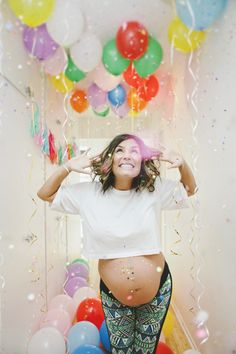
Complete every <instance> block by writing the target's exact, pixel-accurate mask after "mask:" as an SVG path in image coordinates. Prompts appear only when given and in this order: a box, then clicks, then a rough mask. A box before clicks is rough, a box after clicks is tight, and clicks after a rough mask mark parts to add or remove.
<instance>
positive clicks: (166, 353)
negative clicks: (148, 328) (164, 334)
mask: <svg viewBox="0 0 236 354" xmlns="http://www.w3.org/2000/svg"><path fill="white" fill-rule="evenodd" d="M156 354H174V352H172V350H171V349H170V348H169V347H168V345H166V344H165V343H163V342H159V343H158V346H157V350H156Z"/></svg>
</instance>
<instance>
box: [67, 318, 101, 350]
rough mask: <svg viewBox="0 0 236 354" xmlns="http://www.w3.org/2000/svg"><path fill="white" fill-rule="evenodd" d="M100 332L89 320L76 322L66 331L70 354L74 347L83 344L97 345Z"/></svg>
mask: <svg viewBox="0 0 236 354" xmlns="http://www.w3.org/2000/svg"><path fill="white" fill-rule="evenodd" d="M99 343H100V334H99V330H98V328H97V327H96V326H95V325H94V324H93V323H92V322H89V321H80V322H77V323H76V324H75V325H74V326H73V327H71V328H70V329H69V331H68V333H67V345H68V352H69V354H72V353H73V351H74V350H75V349H77V348H78V347H79V346H81V345H84V344H89V345H94V346H97V347H98V346H99Z"/></svg>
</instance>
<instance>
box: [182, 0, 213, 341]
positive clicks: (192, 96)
mask: <svg viewBox="0 0 236 354" xmlns="http://www.w3.org/2000/svg"><path fill="white" fill-rule="evenodd" d="M187 4H188V7H189V6H190V5H189V2H188V1H187ZM191 10H192V9H190V13H191ZM191 16H192V17H194V16H193V14H192V13H191ZM190 33H191V32H190ZM189 44H190V46H191V43H189ZM199 56H200V51H199V50H198V52H197V55H196V63H197V69H196V70H195V72H193V70H192V61H193V51H191V52H190V55H189V58H188V72H189V73H190V75H191V77H192V79H193V81H194V88H193V90H192V92H191V94H190V95H187V99H188V100H189V101H190V103H191V106H192V108H193V112H194V114H193V115H192V120H191V127H192V140H193V143H194V145H195V147H196V146H197V145H198V140H197V137H196V131H197V128H198V114H199V112H198V108H197V105H196V103H195V97H196V95H197V93H198V87H199V74H198V72H199V68H200V65H199ZM198 158H199V155H198V154H197V153H196V149H195V151H194V150H193V149H192V161H193V170H194V172H197V161H198ZM194 198H195V203H194V205H193V207H194V215H193V218H192V222H191V229H192V235H193V236H192V238H191V239H190V242H189V244H190V246H189V248H190V251H191V253H192V254H193V264H192V267H191V273H190V274H191V278H192V279H193V280H194V278H193V270H194V268H195V263H196V262H195V252H194V250H193V248H192V246H193V243H194V241H195V251H196V255H197V256H198V259H199V260H200V263H201V266H198V268H197V270H196V279H197V283H198V284H199V285H200V287H201V291H200V292H199V294H198V296H197V300H195V297H194V295H193V289H191V291H190V296H191V297H192V298H193V299H194V302H195V303H196V304H197V308H198V312H200V311H201V310H202V308H201V305H200V302H201V299H202V297H203V295H204V293H205V286H204V284H203V283H202V281H201V280H200V272H201V269H202V267H203V261H204V259H203V257H202V256H201V252H199V238H197V239H196V234H195V231H196V230H197V229H199V228H200V224H199V219H200V217H199V202H198V198H197V196H196V195H195V196H194ZM195 239H196V240H195ZM200 326H201V327H202V329H203V330H204V332H203V333H204V336H205V337H204V338H203V339H202V340H201V342H200V345H201V344H203V343H205V342H206V341H207V340H208V339H209V330H208V328H207V326H206V324H205V320H204V321H202V322H201V323H200V324H198V327H200Z"/></svg>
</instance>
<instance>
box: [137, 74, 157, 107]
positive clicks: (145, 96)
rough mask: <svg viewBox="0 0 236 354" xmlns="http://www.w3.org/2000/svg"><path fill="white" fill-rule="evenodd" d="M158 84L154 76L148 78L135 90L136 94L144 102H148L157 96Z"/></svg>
mask: <svg viewBox="0 0 236 354" xmlns="http://www.w3.org/2000/svg"><path fill="white" fill-rule="evenodd" d="M158 90H159V82H158V80H157V78H156V77H155V76H154V75H151V76H149V77H148V78H147V79H146V80H145V82H144V84H143V85H141V86H140V87H138V88H137V93H138V95H139V97H140V98H142V100H144V101H150V100H151V99H152V98H153V97H155V96H156V95H157V92H158Z"/></svg>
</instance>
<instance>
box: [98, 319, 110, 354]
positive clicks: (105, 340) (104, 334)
mask: <svg viewBox="0 0 236 354" xmlns="http://www.w3.org/2000/svg"><path fill="white" fill-rule="evenodd" d="M100 338H101V342H102V345H103V346H104V348H105V349H106V350H107V351H108V352H110V351H111V344H110V338H109V334H108V330H107V326H106V321H105V320H104V321H103V322H102V325H101V328H100Z"/></svg>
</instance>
